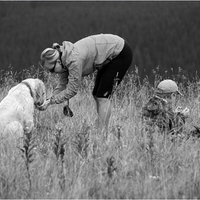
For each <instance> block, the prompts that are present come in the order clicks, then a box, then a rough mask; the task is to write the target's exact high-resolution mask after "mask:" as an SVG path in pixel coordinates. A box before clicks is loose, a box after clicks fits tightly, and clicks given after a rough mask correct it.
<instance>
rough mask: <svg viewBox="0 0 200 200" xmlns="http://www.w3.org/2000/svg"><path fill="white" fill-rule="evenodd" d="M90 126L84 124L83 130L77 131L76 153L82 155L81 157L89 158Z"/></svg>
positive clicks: (74, 142) (74, 143)
mask: <svg viewBox="0 0 200 200" xmlns="http://www.w3.org/2000/svg"><path fill="white" fill-rule="evenodd" d="M88 131H89V127H88V126H86V124H85V123H84V124H83V127H82V131H81V132H80V133H77V134H76V136H75V140H74V141H73V145H74V147H75V151H74V152H75V153H76V154H78V155H79V156H81V158H87V156H88V147H89V132H88Z"/></svg>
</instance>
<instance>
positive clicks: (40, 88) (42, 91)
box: [22, 78, 46, 108]
mask: <svg viewBox="0 0 200 200" xmlns="http://www.w3.org/2000/svg"><path fill="white" fill-rule="evenodd" d="M22 83H26V84H28V85H29V86H30V90H31V91H30V92H31V95H32V96H33V99H34V104H35V106H36V108H37V106H40V105H42V104H43V103H44V101H45V100H46V87H45V85H44V83H43V81H41V80H40V79H37V78H36V79H33V78H28V79H25V80H23V81H22Z"/></svg>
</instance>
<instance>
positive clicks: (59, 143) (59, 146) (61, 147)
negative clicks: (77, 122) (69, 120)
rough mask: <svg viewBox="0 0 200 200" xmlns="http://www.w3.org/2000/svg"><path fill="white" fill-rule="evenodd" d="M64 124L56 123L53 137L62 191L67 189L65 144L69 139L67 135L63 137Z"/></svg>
mask: <svg viewBox="0 0 200 200" xmlns="http://www.w3.org/2000/svg"><path fill="white" fill-rule="evenodd" d="M62 133H63V125H62V124H57V125H56V133H55V134H54V138H53V147H52V149H53V153H54V154H55V156H56V160H57V166H58V169H59V171H58V178H59V185H60V188H61V190H62V191H64V189H65V175H64V155H65V145H66V143H67V141H68V138H67V137H63V135H62Z"/></svg>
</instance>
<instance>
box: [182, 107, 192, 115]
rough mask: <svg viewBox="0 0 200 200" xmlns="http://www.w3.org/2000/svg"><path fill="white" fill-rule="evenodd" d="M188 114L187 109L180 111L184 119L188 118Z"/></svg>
mask: <svg viewBox="0 0 200 200" xmlns="http://www.w3.org/2000/svg"><path fill="white" fill-rule="evenodd" d="M189 112H190V110H189V108H187V107H186V108H185V109H184V110H182V111H181V113H182V114H183V115H184V116H185V117H188V116H189Z"/></svg>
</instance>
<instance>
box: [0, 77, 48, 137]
mask: <svg viewBox="0 0 200 200" xmlns="http://www.w3.org/2000/svg"><path fill="white" fill-rule="evenodd" d="M45 100H46V89H45V85H44V83H43V82H42V81H41V80H39V79H32V78H29V79H25V80H23V81H22V82H21V83H19V84H17V85H16V86H14V87H13V88H11V89H10V90H9V92H8V94H7V96H6V97H5V98H4V99H3V100H2V101H1V102H0V140H1V139H3V138H4V139H9V137H10V139H16V138H19V137H22V136H23V134H24V132H27V133H30V132H31V131H32V130H33V128H34V118H33V117H34V107H36V108H37V106H40V105H42V104H43V103H44V101H45Z"/></svg>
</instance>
